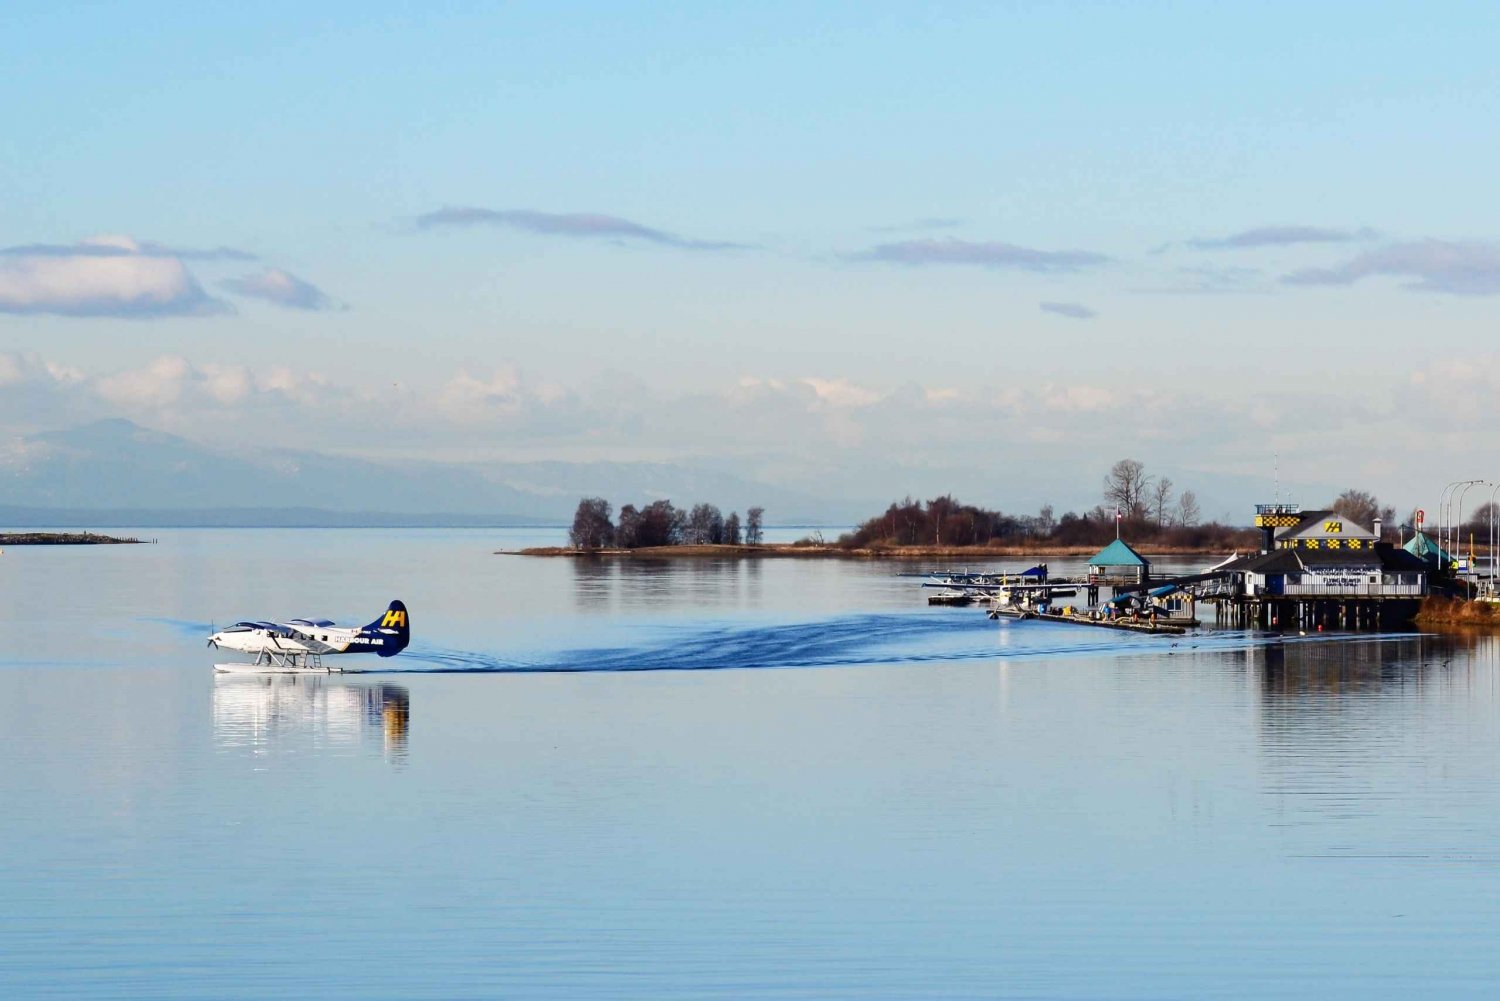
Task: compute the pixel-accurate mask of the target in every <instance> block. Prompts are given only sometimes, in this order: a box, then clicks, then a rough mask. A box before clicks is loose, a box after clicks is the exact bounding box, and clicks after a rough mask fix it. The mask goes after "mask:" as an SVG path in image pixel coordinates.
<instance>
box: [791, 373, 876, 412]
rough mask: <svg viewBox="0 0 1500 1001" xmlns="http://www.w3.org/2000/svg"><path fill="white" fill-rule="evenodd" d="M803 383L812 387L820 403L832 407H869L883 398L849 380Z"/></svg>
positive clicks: (819, 380) (820, 380)
mask: <svg viewBox="0 0 1500 1001" xmlns="http://www.w3.org/2000/svg"><path fill="white" fill-rule="evenodd" d="M802 382H803V384H804V385H807V386H810V387H812V391H813V392H814V393H815V394H817V397H818V399H819V401H821V402H823V403H826V404H828V405H829V406H831V407H868V406H869V405H870V404H872V403H875V402H876V401H878V400H879V399H880V398H881V394H880V393H878V392H876V391H875V390H873V389H869V388H867V387H865V386H858V385H855V384H854V383H852V382H850V381H849V380H848V379H803V380H802Z"/></svg>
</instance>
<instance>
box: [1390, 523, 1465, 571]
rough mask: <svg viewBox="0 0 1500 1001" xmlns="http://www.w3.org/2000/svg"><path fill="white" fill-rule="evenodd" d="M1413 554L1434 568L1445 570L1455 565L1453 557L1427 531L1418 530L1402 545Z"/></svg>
mask: <svg viewBox="0 0 1500 1001" xmlns="http://www.w3.org/2000/svg"><path fill="white" fill-rule="evenodd" d="M1402 548H1403V549H1405V550H1406V551H1407V552H1408V553H1411V554H1412V555H1413V556H1419V557H1421V558H1422V559H1423V560H1424V561H1426V563H1427V565H1428V566H1429V567H1431V568H1432V569H1434V570H1445V569H1448V568H1450V567H1452V566H1453V557H1452V555H1450V554H1449V552H1448V551H1447V550H1446V549H1444V548H1443V547H1442V546H1440V545H1438V544H1437V543H1436V542H1433V541H1432V537H1431V536H1429V535H1428V534H1427V533H1426V532H1418V533H1417V534H1416V535H1413V536H1412V537H1411V541H1410V542H1408V543H1407V544H1406V545H1405V546H1403V547H1402Z"/></svg>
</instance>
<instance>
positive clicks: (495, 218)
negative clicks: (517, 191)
mask: <svg viewBox="0 0 1500 1001" xmlns="http://www.w3.org/2000/svg"><path fill="white" fill-rule="evenodd" d="M416 225H417V228H418V229H424V230H430V229H444V228H454V227H466V226H497V227H501V228H505V229H517V230H522V231H523V232H527V233H540V234H542V235H545V236H564V237H575V238H581V239H613V240H636V241H640V242H643V243H654V244H658V245H660V246H663V247H676V248H677V249H679V250H741V249H744V248H745V246H746V245H745V244H742V243H732V242H729V241H727V240H695V239H689V238H688V237H684V236H679V235H677V234H676V233H670V232H667V231H666V230H662V229H654V228H652V227H650V226H643V225H641V224H640V223H638V222H632V221H631V220H629V219H622V218H620V217H619V216H613V215H606V214H604V213H599V212H538V211H535V210H533V209H486V208H475V207H465V206H458V207H450V208H442V209H438V210H437V211H436V212H428V213H426V214H425V215H420V216H418V217H417V219H416Z"/></svg>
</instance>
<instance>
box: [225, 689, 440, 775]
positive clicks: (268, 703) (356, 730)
mask: <svg viewBox="0 0 1500 1001" xmlns="http://www.w3.org/2000/svg"><path fill="white" fill-rule="evenodd" d="M213 717H214V740H215V742H216V743H217V744H218V745H219V746H220V747H221V748H235V747H244V748H250V749H252V750H255V751H263V750H274V749H292V750H295V749H297V748H298V747H299V746H308V747H310V749H312V750H337V749H344V748H357V747H360V746H364V745H367V744H370V743H372V742H378V744H379V746H380V749H381V752H382V753H383V754H385V756H386V757H388V758H389V759H390V760H392V761H395V762H401V761H404V760H405V759H406V742H407V734H408V731H409V729H410V726H411V695H410V693H409V692H407V690H406V689H405V688H403V687H402V686H400V685H389V684H366V683H360V682H349V681H343V680H339V681H333V680H330V679H328V678H322V677H317V676H308V675H277V674H272V675H264V676H233V677H219V678H215V679H214V702H213Z"/></svg>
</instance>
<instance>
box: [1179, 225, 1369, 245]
mask: <svg viewBox="0 0 1500 1001" xmlns="http://www.w3.org/2000/svg"><path fill="white" fill-rule="evenodd" d="M1377 236H1379V234H1378V233H1376V232H1375V230H1373V229H1369V228H1363V229H1331V228H1327V227H1323V226H1260V227H1257V228H1255V229H1246V230H1241V231H1240V232H1238V233H1231V234H1230V235H1228V236H1220V237H1198V238H1196V239H1192V240H1188V241H1187V245H1188V246H1189V247H1193V248H1196V249H1198V250H1253V249H1256V248H1259V247H1291V246H1296V245H1298V244H1304V243H1357V242H1359V241H1362V240H1372V239H1374V238H1375V237H1377Z"/></svg>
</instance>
